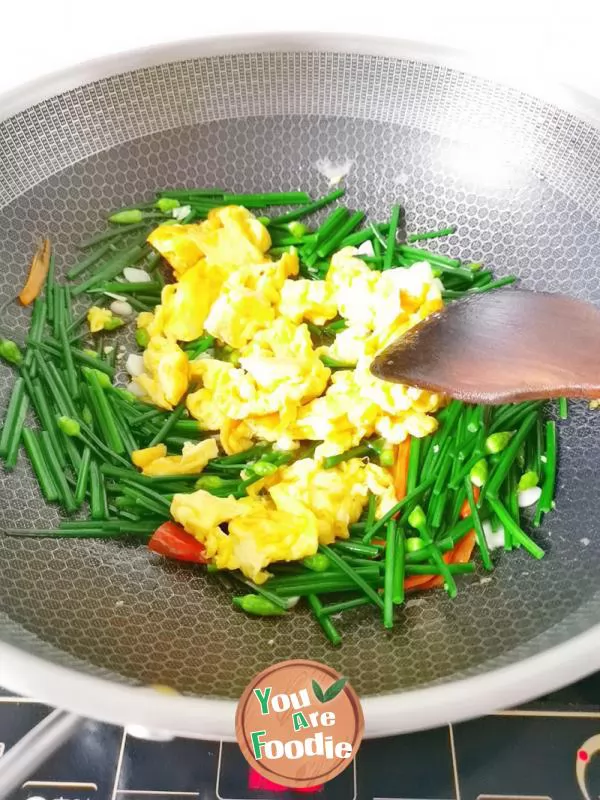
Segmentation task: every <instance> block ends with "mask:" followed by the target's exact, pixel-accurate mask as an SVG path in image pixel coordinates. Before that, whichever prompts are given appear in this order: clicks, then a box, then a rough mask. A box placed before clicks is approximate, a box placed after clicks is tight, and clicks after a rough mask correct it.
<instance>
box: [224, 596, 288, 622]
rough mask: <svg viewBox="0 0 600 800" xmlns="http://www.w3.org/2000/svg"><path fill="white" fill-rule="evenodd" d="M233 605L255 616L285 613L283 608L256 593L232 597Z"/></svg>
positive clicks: (271, 615)
mask: <svg viewBox="0 0 600 800" xmlns="http://www.w3.org/2000/svg"><path fill="white" fill-rule="evenodd" d="M233 605H234V606H235V607H236V608H239V609H241V610H242V611H245V612H246V614H251V615H252V616H255V617H279V616H281V615H282V614H285V613H286V612H285V609H284V608H281V607H280V606H277V605H275V603H272V602H271V601H270V600H267V598H266V597H261V596H260V595H258V594H245V595H243V596H242V597H234V598H233Z"/></svg>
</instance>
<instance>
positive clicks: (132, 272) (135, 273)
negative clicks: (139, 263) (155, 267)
mask: <svg viewBox="0 0 600 800" xmlns="http://www.w3.org/2000/svg"><path fill="white" fill-rule="evenodd" d="M123 277H124V278H125V280H126V281H128V282H129V283H150V282H151V281H152V275H150V273H149V272H146V270H145V269H140V268H139V267H125V269H124V270H123Z"/></svg>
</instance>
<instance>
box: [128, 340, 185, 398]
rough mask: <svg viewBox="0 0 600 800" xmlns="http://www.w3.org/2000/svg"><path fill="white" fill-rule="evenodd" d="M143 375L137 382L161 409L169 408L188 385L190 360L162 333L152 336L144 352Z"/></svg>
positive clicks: (136, 379)
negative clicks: (161, 334)
mask: <svg viewBox="0 0 600 800" xmlns="http://www.w3.org/2000/svg"><path fill="white" fill-rule="evenodd" d="M144 368H145V372H144V374H142V375H140V376H138V377H137V378H135V381H136V383H137V384H138V385H139V386H140V387H141V388H142V389H143V390H144V392H145V393H146V394H147V395H148V397H150V399H151V400H152V402H153V403H155V404H156V405H157V406H159V407H160V408H166V409H167V410H168V411H170V410H171V409H172V408H173V406H176V405H177V403H179V401H180V400H181V398H182V397H183V395H184V394H185V392H186V391H187V388H188V382H189V362H188V358H187V355H186V354H185V353H184V352H183V350H182V349H181V348H180V347H179V345H178V344H177V342H175V341H174V340H172V339H168V338H166V337H165V336H153V337H152V338H151V339H150V341H149V343H148V347H147V348H146V350H145V351H144Z"/></svg>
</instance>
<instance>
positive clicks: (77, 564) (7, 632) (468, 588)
mask: <svg viewBox="0 0 600 800" xmlns="http://www.w3.org/2000/svg"><path fill="white" fill-rule="evenodd" d="M513 84H514V81H509V82H508V83H505V82H503V80H502V79H500V78H497V79H496V78H494V79H492V78H490V76H489V75H486V74H483V73H482V72H480V71H479V67H478V66H477V65H475V64H469V63H468V62H467V61H464V60H463V59H462V58H459V57H458V56H457V55H456V54H452V53H448V52H445V51H442V50H435V51H434V50H431V49H426V48H423V47H420V46H419V45H416V44H409V43H401V42H396V41H386V40H371V39H362V40H361V39H351V38H345V37H343V36H339V37H327V38H325V37H319V36H315V35H313V36H310V37H302V36H297V37H291V36H288V37H286V36H279V37H274V38H271V37H247V38H239V39H230V40H227V41H225V40H223V41H221V40H210V41H204V42H202V41H201V42H193V43H188V44H184V45H178V46H173V47H169V48H158V49H155V50H150V51H143V52H140V53H132V54H129V55H127V56H124V57H120V58H119V59H108V60H105V61H101V62H95V63H93V64H89V65H86V66H85V67H82V68H79V69H78V70H76V71H72V72H69V73H64V74H62V75H59V76H54V77H53V78H52V79H49V80H48V81H46V82H44V83H42V84H37V85H35V86H29V87H26V88H25V89H23V90H22V91H20V92H19V93H18V94H13V95H11V96H10V97H5V98H4V99H3V101H2V104H1V105H0V118H1V119H2V120H3V121H1V122H0V255H1V262H0V263H1V264H2V269H1V271H0V299H1V300H2V301H4V300H6V299H8V298H9V297H11V296H12V295H14V294H15V290H16V287H17V286H18V285H19V284H20V282H21V280H22V278H23V275H24V271H25V269H26V264H27V261H28V259H29V258H30V255H31V253H32V252H33V250H34V249H35V244H36V242H37V241H38V239H39V237H40V235H46V234H48V235H50V236H51V237H52V238H53V240H54V243H55V248H56V255H57V264H58V269H59V271H60V270H62V269H66V268H67V267H68V266H69V263H70V262H71V263H72V261H73V259H74V257H75V255H76V245H77V243H78V242H79V241H81V240H82V239H83V238H85V236H86V235H88V234H90V233H92V232H95V231H96V230H99V229H100V228H101V225H102V220H103V219H104V216H105V214H106V212H107V210H109V209H111V208H114V207H118V206H121V205H125V204H129V203H131V202H135V201H136V200H139V199H148V198H150V197H152V193H153V192H154V190H156V189H157V188H161V187H163V188H164V187H167V186H169V187H175V186H190V187H191V186H203V185H204V186H225V187H231V189H232V190H236V191H261V190H264V191H270V190H279V189H282V188H285V189H287V188H289V189H292V188H302V189H306V190H308V191H311V192H313V193H315V194H318V193H324V192H325V191H326V190H327V188H328V182H327V179H326V178H325V177H324V175H323V174H322V173H323V162H329V164H330V165H331V164H333V165H339V164H343V163H346V162H348V163H350V170H349V173H348V175H347V177H346V186H347V198H346V199H347V202H348V205H350V206H354V207H357V208H364V209H367V210H368V211H369V213H370V214H371V215H372V218H382V217H384V215H386V214H387V212H388V209H389V206H390V204H391V203H393V202H396V201H398V202H400V203H401V204H402V206H403V207H404V208H405V210H406V227H407V229H409V230H429V229H432V228H436V227H440V226H442V225H446V224H455V225H456V226H457V229H458V232H457V234H456V235H455V236H454V237H453V238H452V240H451V241H450V242H449V244H448V247H449V248H451V250H452V251H453V252H458V253H459V254H461V255H462V256H463V257H464V258H466V259H473V260H477V261H479V260H483V261H485V263H486V265H489V266H490V267H493V268H494V270H495V271H496V273H497V274H498V275H500V276H501V275H503V274H506V273H508V272H516V273H517V274H518V275H519V276H520V278H521V279H522V286H524V287H526V288H532V289H540V290H546V291H561V292H566V293H570V294H572V295H574V296H576V297H581V298H584V299H586V300H590V301H592V302H595V303H600V155H599V154H600V133H599V131H598V129H597V128H596V120H597V119H599V120H600V106H598V105H597V104H596V103H595V101H593V100H591V99H589V98H584V97H582V96H580V95H578V94H577V93H575V92H573V91H570V90H565V89H564V88H560V87H549V86H545V85H542V84H539V86H534V85H533V84H532V83H531V82H530V83H529V85H528V86H527V87H526V90H525V91H522V90H520V89H519V88H515V86H514V85H513ZM325 171H327V169H325ZM27 318H28V313H27V312H26V311H24V310H23V309H20V308H17V306H16V305H14V304H13V305H12V306H10V307H9V308H8V309H7V310H6V311H5V312H4V317H3V319H2V323H3V326H4V328H5V329H6V328H7V329H9V330H11V331H13V332H14V338H17V339H20V338H22V337H23V336H24V335H25V331H26V325H27ZM11 381H12V377H11V373H10V370H9V369H8V368H5V367H1V368H0V403H1V404H2V406H5V404H6V402H7V398H8V392H9V388H10V385H11ZM599 463H600V416H598V415H597V414H594V413H593V412H591V411H589V410H588V408H587V404H583V403H582V404H581V405H578V404H576V403H575V404H573V407H572V413H571V416H570V419H569V420H568V421H567V422H566V423H564V424H562V425H561V453H560V474H559V481H558V491H557V509H556V512H555V513H554V514H552V515H548V518H547V523H546V524H545V526H544V527H542V529H541V530H540V531H539V532H537V533H536V534H535V537H536V539H537V541H538V542H539V543H540V544H541V545H542V546H543V547H544V548H545V549H546V551H547V557H546V558H545V559H544V560H543V561H542V562H540V563H537V562H536V563H533V562H532V561H531V560H530V559H529V558H528V557H527V555H526V554H525V553H520V552H519V553H513V554H511V556H510V557H507V558H503V559H501V562H500V565H499V567H498V569H497V570H496V571H495V573H494V574H493V579H492V580H491V581H489V582H487V581H486V582H481V580H480V578H476V579H474V580H473V581H471V582H469V583H465V584H463V586H462V589H461V591H460V592H459V594H458V597H457V598H456V600H454V601H450V600H449V599H448V598H447V597H446V596H445V594H444V593H443V592H436V593H432V594H430V595H427V596H419V595H415V596H414V597H412V598H411V599H410V600H409V602H408V603H407V604H406V608H405V610H404V611H403V612H402V619H401V621H400V622H399V624H398V625H397V626H396V629H395V630H394V631H393V632H391V633H386V632H384V630H383V629H382V627H381V625H380V624H379V623H378V621H377V620H376V619H375V617H374V615H373V614H372V613H371V611H368V610H365V611H361V610H357V611H356V613H349V614H347V615H345V616H344V618H343V619H341V620H340V621H339V628H340V630H341V631H342V632H343V634H344V640H343V644H342V646H341V647H340V648H339V649H333V648H331V647H330V645H329V644H328V643H327V642H326V641H325V639H324V638H323V637H322V635H321V632H320V630H319V628H318V626H316V625H315V624H313V623H312V621H311V620H310V618H309V616H308V612H304V611H300V612H299V613H294V614H290V615H288V616H286V617H285V618H283V619H277V620H274V621H272V620H261V619H252V618H248V617H246V616H243V615H241V614H240V613H239V612H236V611H235V610H233V609H232V608H231V603H230V598H229V595H228V593H227V592H226V590H225V589H222V588H221V587H220V585H219V584H218V583H217V582H213V581H207V579H206V576H205V575H203V574H199V572H198V571H196V570H195V569H194V568H190V567H186V566H180V565H176V564H169V563H163V562H158V561H156V560H154V558H151V557H149V554H148V553H147V551H146V550H145V548H143V547H133V546H130V545H127V544H123V543H119V542H114V541H110V542H102V541H89V540H86V541H76V540H68V541H64V542H62V541H59V540H55V539H53V540H35V539H16V538H9V537H6V536H3V535H1V534H0V640H1V642H0V684H4V685H5V686H7V687H9V688H10V689H11V690H14V691H17V692H21V693H25V694H28V695H32V696H34V697H36V698H38V699H40V700H43V701H45V702H47V703H49V704H51V705H54V706H58V707H60V708H66V709H70V710H73V711H75V712H77V713H79V714H82V715H85V716H87V717H93V718H97V719H103V720H107V721H110V722H114V723H118V724H125V723H136V724H138V725H143V726H146V727H147V728H151V729H161V730H169V731H172V732H175V733H180V734H183V735H188V736H197V737H211V738H212V737H223V738H231V737H232V736H233V730H234V726H233V719H234V709H235V703H236V700H237V698H238V697H239V696H240V694H241V692H242V690H243V688H244V687H245V685H246V683H247V682H248V681H249V679H250V678H251V677H252V675H253V674H255V673H257V672H258V671H260V670H262V669H263V668H265V667H266V666H267V665H269V664H271V663H273V662H275V661H278V660H283V659H288V658H293V657H304V658H306V657H309V658H313V659H317V660H319V661H323V662H325V663H327V664H329V665H331V666H332V667H334V668H336V669H338V670H339V671H340V672H342V673H343V674H344V675H347V676H348V677H349V678H350V680H351V682H352V684H353V685H354V686H355V688H356V689H357V690H358V692H359V693H360V695H361V697H362V699H363V702H364V711H365V718H366V732H367V735H370V736H379V735H385V734H389V733H397V732H403V731H409V730H414V729H417V728H425V727H430V726H434V725H438V724H443V723H446V722H451V721H456V720H459V719H464V718H467V717H471V716H475V715H479V714H482V713H485V712H487V711H490V710H491V709H493V708H497V707H501V706H504V707H505V706H508V705H511V704H514V703H517V702H519V701H522V700H524V699H527V698H530V697H532V696H533V695H537V694H540V693H543V692H544V691H547V690H550V689H553V688H556V687H557V686H559V685H561V684H565V683H568V682H570V681H573V680H575V679H577V678H579V677H581V676H582V675H584V674H586V673H588V672H591V671H593V670H595V669H597V668H598V667H600V646H599V645H598V642H599V641H600V638H599V637H600V590H599V585H598V579H597V576H598V574H599V570H600V539H599V538H598V536H597V526H598V522H597V521H598V519H599V518H600V492H599V491H598V483H597V470H598V464H599ZM0 497H1V498H2V502H1V509H0V528H1V527H2V526H4V527H19V526H20V527H28V526H35V527H40V526H42V527H48V526H49V525H52V524H53V523H55V522H56V521H57V520H58V516H57V513H56V511H55V510H54V509H52V508H48V507H46V506H45V505H44V504H43V502H41V500H40V496H39V493H38V490H37V486H36V484H35V482H34V480H33V477H32V475H31V474H30V473H29V471H28V468H27V466H26V462H25V459H24V458H21V459H20V461H19V464H18V466H17V469H16V470H15V471H14V472H13V473H11V474H2V475H0ZM154 684H162V685H166V686H169V687H172V688H174V689H176V690H177V692H179V693H180V694H179V695H174V694H164V693H158V692H156V691H155V690H153V689H151V688H147V687H149V686H151V685H154Z"/></svg>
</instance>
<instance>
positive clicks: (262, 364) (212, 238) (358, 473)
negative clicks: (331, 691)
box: [133, 206, 443, 583]
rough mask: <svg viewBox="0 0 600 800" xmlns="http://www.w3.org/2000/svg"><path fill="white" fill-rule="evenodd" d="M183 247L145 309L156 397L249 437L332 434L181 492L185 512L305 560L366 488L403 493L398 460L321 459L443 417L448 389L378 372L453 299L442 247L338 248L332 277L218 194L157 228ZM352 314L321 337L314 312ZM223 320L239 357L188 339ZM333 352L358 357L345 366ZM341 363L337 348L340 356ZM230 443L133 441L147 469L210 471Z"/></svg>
mask: <svg viewBox="0 0 600 800" xmlns="http://www.w3.org/2000/svg"><path fill="white" fill-rule="evenodd" d="M149 242H150V244H152V245H153V246H154V247H155V248H156V249H157V250H158V251H159V252H160V253H161V254H162V255H163V256H164V257H165V259H166V260H167V261H168V262H169V263H170V265H171V266H172V268H173V272H174V277H175V279H176V282H175V283H173V284H171V285H168V286H165V288H164V289H163V292H162V295H161V303H160V305H159V306H157V307H156V309H155V310H154V312H153V313H143V314H140V315H139V318H138V326H139V327H142V328H144V329H145V330H146V331H147V333H148V337H149V343H148V346H147V348H146V350H145V353H144V359H143V360H144V373H143V374H142V375H140V376H139V377H137V378H136V379H135V380H136V381H137V383H138V385H139V386H140V387H141V388H142V389H143V391H144V393H145V395H146V397H147V399H148V400H149V401H150V402H152V403H153V404H155V405H157V406H159V407H161V408H166V409H172V408H173V407H174V406H175V405H177V404H178V403H180V402H181V401H182V400H184V399H185V402H186V406H187V409H188V412H189V414H190V415H191V416H192V417H194V418H195V419H196V420H198V422H199V424H200V427H201V428H203V429H205V430H207V431H211V432H214V433H216V434H218V435H219V437H220V444H221V447H222V449H223V450H224V451H225V452H226V453H228V454H233V453H238V452H242V451H243V450H245V449H247V448H248V447H250V446H252V444H254V443H255V442H257V441H267V442H272V443H273V444H274V447H275V448H278V449H282V450H291V451H293V450H294V449H296V448H298V447H299V446H300V443H301V442H305V441H307V440H308V441H313V442H316V443H318V446H317V447H316V450H315V453H314V457H312V458H302V459H300V460H297V461H295V462H294V463H291V464H289V465H288V466H284V467H280V468H279V469H278V470H277V471H276V472H275V473H274V474H273V475H269V476H268V477H266V478H264V479H262V480H260V481H258V482H256V483H255V484H253V485H252V486H250V487H249V489H248V493H249V496H248V497H245V498H243V499H240V500H235V499H233V498H231V497H230V498H219V497H215V496H213V495H211V494H209V493H207V492H205V491H197V492H194V493H193V494H177V495H175V496H174V498H173V501H172V506H171V512H172V515H173V518H174V519H175V520H177V521H178V522H179V523H180V524H182V525H183V526H184V528H185V529H186V530H187V531H188V532H189V533H191V534H193V535H194V536H195V537H196V538H198V539H199V540H200V541H201V542H203V543H204V545H205V547H206V549H207V554H208V555H209V556H210V557H211V558H213V559H214V562H215V564H216V565H217V566H218V567H219V568H223V569H240V570H241V571H242V572H243V573H244V574H245V575H246V576H248V577H249V578H251V579H252V580H254V581H256V582H257V583H262V582H263V581H265V580H266V579H267V578H268V576H269V573H268V572H267V567H268V565H269V564H270V563H272V562H274V561H282V560H296V559H300V558H303V557H305V556H308V555H312V554H314V553H315V552H316V551H317V548H318V545H319V543H323V544H329V543H331V542H332V541H334V540H335V539H336V538H345V537H347V536H348V526H349V525H351V524H352V523H353V522H356V521H357V520H358V519H359V518H360V516H361V514H362V512H363V509H364V507H365V504H366V503H367V497H368V493H369V492H372V493H373V494H374V495H375V497H376V498H377V516H380V515H382V514H384V513H385V512H386V511H387V510H388V509H389V508H390V507H391V506H392V505H393V504H394V502H395V497H394V488H393V482H392V479H391V477H390V474H389V472H388V471H387V470H385V469H383V468H381V467H379V466H377V465H375V464H372V463H369V462H367V461H365V460H361V459H352V460H349V461H345V462H342V463H341V464H339V465H338V466H337V467H335V468H333V469H328V470H326V469H324V468H323V466H322V459H323V457H325V456H328V455H334V454H338V453H342V452H344V451H345V450H347V449H349V448H350V447H353V446H355V445H358V444H359V443H360V442H361V441H362V440H364V439H365V438H368V437H374V436H380V437H383V438H385V439H386V440H387V442H388V443H389V444H398V443H399V442H402V441H403V440H404V439H405V438H406V437H407V436H409V435H410V436H417V437H420V436H426V435H428V434H429V433H431V432H432V431H433V430H435V427H436V421H435V419H434V417H433V416H431V414H432V412H435V411H436V410H438V409H439V408H440V406H441V404H442V403H443V398H442V397H441V396H439V395H437V394H435V393H431V392H426V391H422V390H419V389H415V388H413V387H409V386H403V385H398V384H390V383H385V382H383V381H380V380H379V379H377V378H375V377H374V376H373V375H372V374H371V372H370V370H369V365H370V362H371V360H372V359H373V357H374V356H375V355H376V354H377V353H378V352H380V351H381V350H382V349H383V348H385V347H386V346H387V345H388V344H389V343H390V342H392V341H393V340H394V339H396V338H397V337H398V336H400V335H402V334H403V333H404V332H405V331H407V330H408V329H409V328H411V327H412V326H413V325H415V324H416V323H418V322H419V321H420V320H422V319H424V318H425V317H426V316H428V315H429V314H431V313H433V312H434V311H437V310H438V309H439V308H441V306H442V295H441V283H440V281H439V280H438V279H437V278H436V277H435V276H434V275H433V273H432V270H431V267H430V265H429V264H428V263H427V262H423V263H418V264H414V265H413V266H411V267H409V268H406V269H405V268H398V269H391V270H387V271H385V272H378V271H375V270H371V269H370V268H369V267H368V266H367V265H366V264H365V263H364V262H363V261H362V260H361V259H360V258H358V257H357V251H356V249H355V248H352V247H347V248H344V249H343V250H341V251H339V252H338V253H336V254H334V255H333V257H332V259H331V265H330V268H329V271H328V273H327V276H326V278H325V279H324V280H320V281H319V280H316V281H311V280H304V279H301V278H298V277H297V276H298V256H297V253H296V252H295V251H294V249H293V248H291V249H290V251H289V252H287V253H284V254H283V255H282V256H281V258H279V259H277V260H275V259H272V258H271V257H270V256H269V255H268V250H269V247H270V245H271V240H270V236H269V233H268V231H267V229H266V228H265V226H263V225H262V224H261V222H260V221H259V220H257V219H256V218H255V217H254V216H253V215H252V214H250V212H248V211H246V210H245V209H243V208H239V207H234V206H232V207H227V208H221V209H215V210H214V211H212V212H210V214H209V216H208V219H207V220H206V221H204V222H202V223H200V224H193V225H163V226H161V227H159V228H157V229H156V230H155V231H153V232H152V234H151V235H150V237H149ZM338 318H341V319H343V320H344V321H345V323H346V328H345V329H344V330H342V331H340V332H339V333H338V334H337V335H336V336H335V339H334V340H333V341H332V343H331V344H329V345H327V346H321V347H316V346H315V344H314V342H313V338H312V336H311V333H310V331H309V327H308V325H307V324H306V323H311V324H313V325H324V324H326V323H327V322H329V321H331V320H335V319H338ZM206 334H210V335H211V336H213V337H214V338H215V340H216V342H217V347H218V348H222V347H224V346H225V345H226V346H228V348H231V349H233V350H234V351H235V356H236V358H235V359H234V360H235V363H231V362H230V361H225V360H222V358H219V357H218V356H219V352H218V350H217V351H208V352H205V353H203V354H202V355H201V356H199V357H198V358H196V359H195V360H193V361H191V362H190V361H189V359H188V356H187V354H186V352H185V351H184V350H183V349H182V348H181V346H180V344H182V343H185V342H191V341H194V340H195V339H198V338H199V337H201V336H203V335H206ZM324 357H328V358H330V359H333V360H334V361H336V362H338V363H339V362H341V363H342V364H344V365H348V367H349V368H348V369H339V370H336V371H332V370H331V369H329V368H328V367H327V366H325V364H324V363H323V360H322V359H323V358H324ZM325 361H326V363H327V360H326V359H325ZM216 455H217V444H216V441H215V440H214V439H208V440H206V441H203V442H200V443H188V444H187V445H185V447H184V448H183V452H182V454H181V455H179V456H167V454H166V449H164V446H162V445H158V446H156V447H152V448H146V449H145V450H141V451H136V452H135V453H134V454H133V461H134V463H135V464H136V465H137V466H138V467H139V468H140V469H141V470H142V471H143V472H144V474H146V475H178V474H195V473H197V472H200V471H201V470H202V469H203V468H204V467H205V466H206V464H207V462H208V461H209V460H210V459H211V458H214V457H215V456H216Z"/></svg>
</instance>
